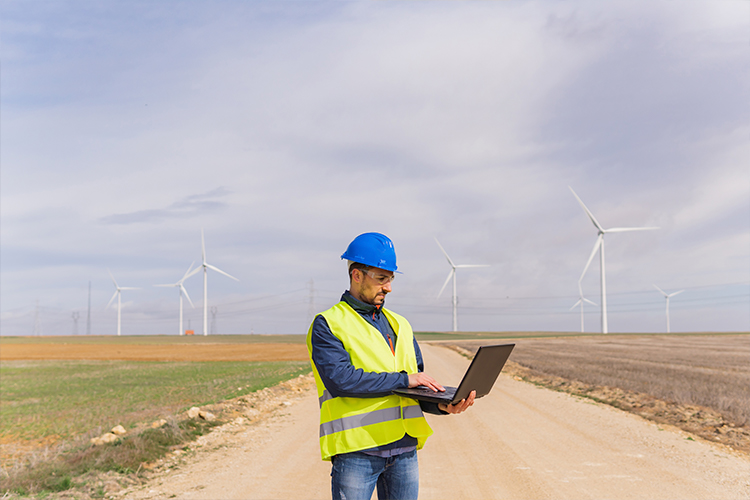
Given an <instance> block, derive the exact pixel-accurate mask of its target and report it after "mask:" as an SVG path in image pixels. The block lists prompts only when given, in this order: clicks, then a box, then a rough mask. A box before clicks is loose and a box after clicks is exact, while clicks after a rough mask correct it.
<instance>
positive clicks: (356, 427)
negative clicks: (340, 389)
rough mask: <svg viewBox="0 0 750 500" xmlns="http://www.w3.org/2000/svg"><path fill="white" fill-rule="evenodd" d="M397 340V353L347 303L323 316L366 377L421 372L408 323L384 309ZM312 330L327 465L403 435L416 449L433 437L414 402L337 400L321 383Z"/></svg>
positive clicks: (389, 398) (402, 399) (393, 397)
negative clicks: (340, 456)
mask: <svg viewBox="0 0 750 500" xmlns="http://www.w3.org/2000/svg"><path fill="white" fill-rule="evenodd" d="M381 311H382V313H383V314H385V316H386V318H388V321H389V323H390V324H391V326H392V327H393V330H394V332H395V333H396V335H397V337H398V342H396V350H395V354H394V353H393V352H391V348H390V346H389V345H388V344H387V343H386V341H385V339H384V338H383V335H382V334H381V333H380V332H379V331H378V330H377V329H376V328H375V327H373V326H372V325H371V324H369V323H368V322H367V321H366V320H365V319H364V318H363V317H362V316H360V315H359V314H358V313H357V312H356V311H354V309H352V308H351V306H350V305H349V304H347V303H346V302H344V301H341V302H339V303H338V304H336V305H335V306H333V307H332V308H330V309H328V310H327V311H325V312H322V313H320V314H321V315H322V316H323V317H324V318H325V319H326V321H327V322H328V326H329V327H330V329H331V332H332V333H333V335H335V336H336V338H338V339H339V340H341V342H342V343H343V344H344V348H345V349H346V351H347V352H348V353H349V356H350V357H351V362H352V365H354V368H362V369H363V370H364V371H368V372H401V371H405V372H406V373H409V374H412V373H417V357H416V354H415V352H414V334H413V332H412V330H411V326H410V325H409V322H408V321H406V319H405V318H404V317H402V316H399V315H398V314H395V313H393V312H391V311H388V310H386V309H382V310H381ZM311 338H312V326H310V330H309V332H308V334H307V349H308V351H309V353H310V364H311V365H312V370H313V374H314V375H315V383H316V385H317V387H318V401H319V403H320V453H321V456H322V458H323V460H331V457H332V456H334V455H338V454H339V453H349V452H353V451H360V450H366V449H369V448H374V447H376V446H383V445H386V444H389V443H393V442H395V441H398V440H399V439H401V438H402V437H404V435H405V434H409V435H410V436H412V437H414V438H416V439H417V442H418V444H417V449H421V448H422V447H423V446H424V443H425V441H426V440H427V438H428V437H429V436H431V435H432V429H431V428H430V426H429V424H428V423H427V420H425V418H424V415H423V414H422V409H421V408H420V406H419V403H418V402H417V401H415V400H414V399H411V398H405V397H401V396H396V395H391V396H384V397H377V398H351V397H333V396H332V395H331V393H330V392H328V390H327V389H326V387H325V385H323V382H322V381H321V379H320V375H319V374H318V370H317V369H316V367H315V363H314V362H313V360H312V341H311Z"/></svg>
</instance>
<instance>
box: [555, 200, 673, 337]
mask: <svg viewBox="0 0 750 500" xmlns="http://www.w3.org/2000/svg"><path fill="white" fill-rule="evenodd" d="M568 189H570V192H571V193H573V196H575V197H576V200H578V203H580V204H581V207H583V211H584V212H586V215H588V216H589V219H591V222H592V223H593V224H594V227H596V230H597V231H598V233H599V234H598V236H597V238H596V242H595V243H594V249H593V250H592V251H591V255H590V256H589V260H588V261H587V262H586V266H585V267H584V268H583V274H581V278H580V279H579V280H578V281H579V283H580V280H581V279H583V276H584V275H585V274H586V271H587V270H588V268H589V265H590V264H591V261H592V260H593V259H594V255H596V251H597V250H599V272H600V288H601V299H602V306H601V310H602V333H608V328H607V280H606V273H605V268H604V235H605V234H608V233H624V232H627V231H649V230H652V229H659V228H658V227H613V228H611V229H604V228H603V227H602V225H601V224H599V222H598V221H597V220H596V218H595V217H594V214H592V213H591V211H590V210H589V209H588V208H587V207H586V205H584V204H583V201H581V199H580V198H579V197H578V195H577V194H576V192H575V191H573V188H572V187H570V186H568Z"/></svg>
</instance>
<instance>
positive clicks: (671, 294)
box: [669, 290, 685, 297]
mask: <svg viewBox="0 0 750 500" xmlns="http://www.w3.org/2000/svg"><path fill="white" fill-rule="evenodd" d="M684 291H685V290H680V291H679V292H674V293H670V294H669V296H670V297H674V296H675V295H679V294H681V293H682V292H684Z"/></svg>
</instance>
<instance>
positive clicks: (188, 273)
mask: <svg viewBox="0 0 750 500" xmlns="http://www.w3.org/2000/svg"><path fill="white" fill-rule="evenodd" d="M193 264H195V262H193V263H191V264H190V267H188V269H187V271H185V274H184V275H183V276H182V278H180V281H178V282H177V283H173V284H170V285H154V286H169V287H173V286H174V287H177V288H179V290H180V332H179V334H180V335H183V334H184V333H185V330H183V329H182V294H183V293H184V294H185V297H187V299H188V302H190V307H195V306H194V305H193V301H192V300H190V295H188V293H187V290H186V289H185V287H184V286H183V283H184V282H185V280H186V279H188V278H189V277H191V276H192V275H194V274H196V273H197V272H198V271H200V269H201V268H200V267H196V268H195V269H193Z"/></svg>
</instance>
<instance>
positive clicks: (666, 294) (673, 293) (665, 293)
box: [654, 285, 685, 333]
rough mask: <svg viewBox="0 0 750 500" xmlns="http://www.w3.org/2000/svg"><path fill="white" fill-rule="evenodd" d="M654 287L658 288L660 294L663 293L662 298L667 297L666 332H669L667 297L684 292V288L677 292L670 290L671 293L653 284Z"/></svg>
mask: <svg viewBox="0 0 750 500" xmlns="http://www.w3.org/2000/svg"><path fill="white" fill-rule="evenodd" d="M654 288H656V289H657V290H659V291H660V292H661V294H662V295H664V298H666V299H667V333H669V299H670V298H671V297H674V296H675V295H677V294H679V293H682V292H684V291H685V290H680V291H679V292H672V293H669V294H668V293H667V292H665V291H664V290H662V289H661V288H659V287H658V286H656V285H654Z"/></svg>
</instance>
